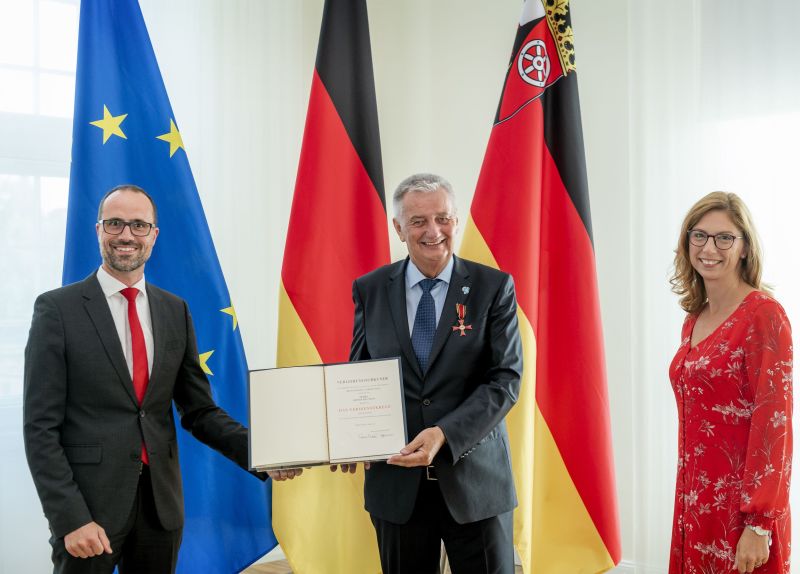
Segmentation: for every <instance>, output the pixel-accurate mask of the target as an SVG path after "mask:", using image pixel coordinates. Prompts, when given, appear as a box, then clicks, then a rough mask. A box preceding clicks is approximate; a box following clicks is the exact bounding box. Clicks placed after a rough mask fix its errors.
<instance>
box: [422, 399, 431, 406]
mask: <svg viewBox="0 0 800 574" xmlns="http://www.w3.org/2000/svg"><path fill="white" fill-rule="evenodd" d="M422 404H423V405H425V406H426V407H427V406H430V404H431V400H430V399H422Z"/></svg>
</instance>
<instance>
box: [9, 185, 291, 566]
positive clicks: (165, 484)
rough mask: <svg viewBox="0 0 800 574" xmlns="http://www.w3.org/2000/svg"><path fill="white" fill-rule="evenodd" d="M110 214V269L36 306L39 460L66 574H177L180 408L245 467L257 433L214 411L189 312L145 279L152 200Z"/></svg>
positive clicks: (116, 206) (34, 391) (130, 200)
mask: <svg viewBox="0 0 800 574" xmlns="http://www.w3.org/2000/svg"><path fill="white" fill-rule="evenodd" d="M97 219H98V223H97V225H96V230H97V238H98V242H99V245H100V253H101V255H102V259H103V264H102V266H101V267H100V269H98V270H97V272H96V273H92V274H91V275H90V276H89V277H88V278H86V279H84V280H83V281H80V282H78V283H74V284H72V285H68V286H65V287H62V288H60V289H56V290H54V291H50V292H48V293H44V294H42V295H40V296H39V298H38V299H37V300H36V304H35V306H34V314H33V322H32V325H31V330H30V335H29V338H28V345H27V347H26V348H25V386H24V397H23V408H24V414H23V421H24V438H25V451H26V453H27V457H28V465H29V466H30V469H31V474H32V475H33V481H34V483H35V485H36V489H37V491H38V493H39V498H40V500H41V502H42V507H43V509H44V513H45V516H46V517H47V520H48V522H49V524H50V530H51V534H52V537H51V539H50V542H51V544H52V547H53V563H54V571H55V572H57V573H73V572H80V573H87V572H91V573H108V574H110V573H111V572H112V571H113V569H114V567H115V565H116V566H118V567H119V571H120V572H121V574H126V573H134V572H135V573H138V572H142V573H145V572H146V573H154V574H156V573H162V572H174V570H175V565H176V561H177V555H178V548H179V546H180V541H181V533H182V528H183V518H184V517H183V491H182V484H181V475H180V466H179V464H178V451H177V441H176V434H175V422H174V420H173V414H172V402H173V400H174V401H175V403H176V404H177V406H178V409H179V412H180V413H181V424H182V426H183V427H184V428H186V429H187V430H189V431H191V433H192V434H193V435H194V436H195V437H196V438H198V439H199V440H201V441H203V442H204V443H206V444H208V445H210V446H211V447H213V448H215V449H216V450H218V451H219V452H221V453H222V454H223V455H225V456H226V457H228V458H229V459H231V460H233V461H234V462H235V463H236V464H238V465H239V466H241V467H242V468H244V469H247V466H248V457H247V429H245V428H244V427H242V426H241V425H240V424H239V423H237V422H236V421H234V420H233V419H231V418H230V417H229V416H228V415H227V414H226V413H225V412H224V411H223V410H222V409H220V408H219V407H217V406H216V404H214V401H213V399H212V397H211V391H210V387H209V384H208V380H207V379H206V377H205V375H204V373H203V371H202V369H201V367H200V364H199V360H198V354H197V345H196V342H195V335H194V328H193V326H192V319H191V316H190V314H189V309H188V307H187V305H186V303H185V302H184V301H183V300H182V299H179V298H178V297H176V296H175V295H172V294H171V293H168V292H167V291H164V290H162V289H159V288H158V287H155V286H154V285H152V284H150V283H145V279H144V265H145V262H146V261H147V260H148V258H149V257H150V253H151V250H152V248H153V245H154V244H155V241H156V238H157V237H158V231H159V230H158V227H157V214H156V207H155V204H154V203H153V200H152V198H151V197H150V196H149V195H148V194H147V193H146V192H145V191H144V190H143V189H141V188H139V187H137V186H133V185H123V186H119V187H116V188H114V189H112V190H111V191H110V192H109V193H108V194H106V196H105V197H104V198H103V199H102V200H101V202H100V206H99V210H98V218H97ZM299 472H300V471H284V472H280V473H275V474H272V476H273V478H277V479H284V478H292V477H293V476H295V474H296V473H299ZM260 478H262V479H264V478H266V476H261V477H260Z"/></svg>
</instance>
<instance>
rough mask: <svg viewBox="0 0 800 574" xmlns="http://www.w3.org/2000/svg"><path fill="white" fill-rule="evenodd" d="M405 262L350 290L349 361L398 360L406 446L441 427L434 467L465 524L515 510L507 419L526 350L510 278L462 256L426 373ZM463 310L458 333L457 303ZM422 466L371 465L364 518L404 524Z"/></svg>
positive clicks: (453, 511) (457, 517)
mask: <svg viewBox="0 0 800 574" xmlns="http://www.w3.org/2000/svg"><path fill="white" fill-rule="evenodd" d="M407 262H408V260H407V259H406V260H405V261H399V262H396V263H393V264H391V265H387V266H385V267H381V268H379V269H377V270H375V271H373V272H372V273H369V274H367V275H364V276H363V277H360V278H358V279H356V281H355V282H354V284H353V300H354V302H355V326H354V329H353V343H352V348H351V352H350V359H351V360H363V359H379V358H386V357H398V356H399V357H401V360H402V367H403V383H404V386H405V408H406V421H407V425H408V435H409V438H413V437H415V436H416V435H417V434H418V433H419V432H420V431H422V430H423V429H425V428H427V427H431V426H439V427H440V428H441V429H442V431H444V434H445V437H446V438H447V443H446V445H445V446H444V447H443V448H442V450H441V451H440V452H439V454H438V455H437V456H436V458H435V460H434V466H435V467H436V473H437V476H438V478H439V486H440V488H441V491H442V496H443V497H444V500H445V503H446V504H447V506H448V509H449V510H450V513H451V514H452V515H453V518H454V519H455V520H456V521H457V522H459V523H462V524H463V523H467V522H475V521H477V520H482V519H484V518H488V517H491V516H496V515H498V514H501V513H503V512H508V511H510V510H512V509H513V508H514V507H515V506H516V504H517V498H516V492H515V490H514V480H513V476H512V474H511V458H510V453H509V448H508V434H507V433H506V428H505V423H504V420H503V419H504V417H505V416H506V414H507V413H508V411H509V410H510V409H511V407H512V406H513V405H514V403H515V402H516V400H517V396H518V394H519V387H520V378H521V375H522V346H521V343H520V337H519V329H518V324H517V314H516V313H517V303H516V298H515V296H514V283H513V280H512V279H511V276H510V275H508V274H506V273H502V272H500V271H497V270H496V269H492V268H490V267H486V266H484V265H480V264H478V263H473V262H471V261H467V260H464V259H460V258H455V262H454V266H453V274H452V277H451V281H450V286H449V289H448V291H447V299H446V302H445V305H444V309H443V310H442V315H441V318H440V319H439V325H438V327H437V330H436V335H435V338H434V342H433V349H432V352H431V357H430V361H429V367H428V370H427V372H426V373H422V372H421V370H420V368H419V364H418V362H417V359H416V356H415V354H414V350H413V348H412V346H411V335H410V333H409V329H408V318H407V314H406V292H405V269H406V265H407ZM457 303H461V304H463V305H465V307H466V314H465V324H466V325H471V327H472V329H471V330H468V331H465V335H464V336H461V334H460V331H454V330H453V329H452V327H454V326H456V325H458V316H457V313H456V304H457ZM424 474H425V469H424V468H411V469H409V468H402V467H397V466H392V465H387V464H383V463H380V464H373V466H372V468H370V470H368V471H367V472H366V481H365V486H364V495H365V496H364V497H365V503H366V504H365V506H366V509H367V511H368V512H369V513H370V514H372V515H374V516H376V517H378V518H381V519H383V520H388V521H390V522H394V523H397V524H404V523H405V522H407V521H408V519H409V518H410V517H411V512H412V510H413V509H414V502H415V500H416V496H417V490H418V488H419V484H420V481H421V480H423V476H424Z"/></svg>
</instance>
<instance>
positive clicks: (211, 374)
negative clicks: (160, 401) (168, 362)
mask: <svg viewBox="0 0 800 574" xmlns="http://www.w3.org/2000/svg"><path fill="white" fill-rule="evenodd" d="M121 183H132V184H136V185H139V186H141V187H143V188H144V189H145V190H147V192H148V193H150V194H151V195H152V196H153V199H154V200H155V203H156V205H157V207H158V215H159V218H158V219H159V227H160V229H161V233H160V235H159V236H158V242H157V243H156V246H155V248H154V249H153V256H152V258H151V259H150V261H149V262H148V263H147V270H146V277H147V281H149V282H152V283H153V284H155V285H158V286H159V287H163V288H164V289H167V290H169V291H172V292H173V293H175V294H177V295H179V296H181V297H183V298H184V299H186V300H187V301H188V303H189V307H190V308H191V311H192V316H193V318H194V325H195V329H196V331H197V344H198V349H199V352H200V359H201V363H202V365H203V367H204V370H205V371H206V373H207V375H208V378H209V380H210V381H211V388H212V392H213V394H214V398H215V399H216V401H217V403H218V404H219V405H220V406H221V407H223V408H224V409H225V410H226V411H228V413H230V415H231V416H232V417H233V418H235V419H237V420H240V421H246V420H247V402H246V401H247V399H246V390H247V363H246V360H245V356H244V350H243V347H242V341H241V337H240V334H239V330H238V326H237V321H236V313H235V312H234V309H233V305H232V303H231V300H230V296H229V294H228V289H227V287H226V285H225V279H224V278H223V276H222V269H221V268H220V265H219V261H218V259H217V255H216V252H215V250H214V244H213V242H212V240H211V234H210V232H209V229H208V224H207V222H206V218H205V215H204V213H203V207H202V205H201V204H200V197H199V196H198V194H197V188H196V187H195V183H194V178H193V177H192V172H191V169H190V168H189V161H188V159H187V157H186V150H185V148H184V147H183V140H182V139H181V134H180V131H179V130H178V125H177V122H176V121H175V116H174V115H173V113H172V107H171V106H170V103H169V99H168V98H167V92H166V89H165V87H164V82H163V80H162V79H161V73H160V71H159V69H158V63H157V62H156V57H155V54H154V52H153V48H152V45H151V44H150V38H149V36H148V34H147V28H146V27H145V23H144V19H143V18H142V13H141V10H140V9H139V5H138V3H137V1H136V0H83V1H82V2H81V16H80V35H79V43H78V68H77V85H76V90H75V117H74V126H73V143H72V169H71V174H70V189H69V209H68V214H67V236H66V248H65V251H64V274H63V280H64V283H65V284H66V283H72V282H74V281H77V280H80V279H83V278H84V277H86V276H87V275H88V274H89V273H91V272H92V271H93V270H94V269H97V267H98V266H99V265H100V255H99V252H98V245H97V237H96V235H95V220H96V214H97V205H98V203H99V201H100V199H101V197H102V196H103V195H104V194H105V192H106V191H108V190H109V189H111V188H112V187H114V186H116V185H118V184H121ZM178 438H179V448H180V452H181V456H180V460H181V467H182V472H183V482H184V494H185V504H186V524H185V527H184V533H183V545H182V547H181V552H180V557H179V560H178V571H179V572H186V573H189V572H191V573H196V572H214V573H217V572H239V571H241V570H242V569H244V568H246V567H247V566H248V565H249V564H251V563H252V562H254V561H255V560H256V559H258V558H259V557H260V556H262V555H263V554H265V553H266V552H268V551H269V550H270V549H271V548H273V547H274V546H275V545H276V544H277V541H276V540H275V536H274V534H273V532H272V528H271V526H270V522H271V521H270V497H271V484H270V482H271V481H268V482H267V484H264V483H262V482H261V481H259V480H258V479H256V478H255V477H253V476H251V475H249V474H248V473H246V472H243V471H242V470H241V469H240V468H238V467H236V466H235V465H234V464H233V463H232V462H230V461H228V460H227V459H226V458H224V457H223V456H221V455H219V454H217V453H216V452H214V451H212V450H211V449H209V448H208V447H206V446H205V445H202V444H200V443H199V442H198V441H196V440H195V439H194V438H193V437H191V436H190V435H189V434H188V433H186V432H184V431H182V430H181V431H180V432H179V437H178Z"/></svg>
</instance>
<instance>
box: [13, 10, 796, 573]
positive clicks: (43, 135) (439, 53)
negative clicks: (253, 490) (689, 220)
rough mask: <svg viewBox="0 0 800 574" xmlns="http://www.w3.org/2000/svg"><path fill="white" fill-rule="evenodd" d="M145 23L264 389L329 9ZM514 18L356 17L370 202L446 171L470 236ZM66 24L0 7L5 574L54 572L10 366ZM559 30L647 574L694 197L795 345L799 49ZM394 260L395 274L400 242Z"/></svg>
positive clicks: (770, 14)
mask: <svg viewBox="0 0 800 574" xmlns="http://www.w3.org/2000/svg"><path fill="white" fill-rule="evenodd" d="M141 4H142V10H143V12H144V16H145V20H146V21H147V24H148V27H149V30H150V35H151V39H152V42H153V45H154V48H155V51H156V55H157V57H158V59H159V63H160V66H161V71H162V74H163V76H164V80H165V82H166V85H167V90H168V93H169V95H170V99H171V102H172V105H173V108H174V110H175V114H176V119H177V121H178V124H179V127H180V129H181V132H182V135H183V140H184V143H185V145H186V150H187V152H188V154H189V160H190V162H191V165H192V169H193V172H194V175H195V178H196V180H197V184H198V189H199V191H200V194H201V197H202V200H203V205H204V209H205V213H206V216H207V218H208V220H209V225H210V227H211V232H212V235H213V237H214V241H215V245H216V248H217V251H218V253H219V256H220V260H221V263H222V267H223V271H224V273H225V276H226V279H227V282H228V287H229V289H230V291H231V295H232V298H233V301H234V304H235V305H236V308H237V312H238V316H239V320H240V324H241V328H242V334H243V338H244V343H245V348H246V352H247V356H248V361H249V363H250V366H251V368H263V367H270V366H272V365H273V364H274V357H275V325H276V321H277V310H276V307H277V305H276V303H277V289H278V281H279V274H280V266H281V258H282V252H283V242H284V237H285V231H286V226H287V222H288V216H289V209H290V205H291V198H292V190H293V186H294V178H295V172H296V169H297V158H298V155H299V150H300V142H301V138H302V131H303V124H304V121H305V112H306V103H307V98H308V89H309V85H310V79H311V73H312V69H313V64H314V57H315V53H316V43H317V35H318V32H319V24H320V16H321V10H322V0H304V1H303V2H286V1H285V0H171V1H170V2H159V1H158V0H141ZM520 4H521V2H519V1H518V0H502V1H496V2H491V3H490V2H486V1H485V0H437V1H436V2H430V1H429V0H403V2H397V1H396V0H368V6H369V12H370V26H371V34H372V46H373V60H374V63H375V77H376V91H377V96H378V109H379V115H380V125H381V137H382V144H383V157H384V171H385V179H386V187H387V190H389V191H391V189H392V186H393V185H396V183H397V182H398V181H399V180H400V179H402V177H404V176H405V175H408V174H409V173H411V172H413V171H420V170H431V171H438V172H441V173H442V174H443V175H445V176H446V177H448V178H449V179H450V180H451V181H452V182H453V184H454V185H455V187H456V190H457V194H458V202H459V207H460V210H461V215H462V218H465V217H466V214H467V212H468V208H469V202H470V198H471V194H472V191H473V189H474V187H475V181H476V180H477V175H478V170H479V169H480V163H481V161H482V158H483V153H484V150H485V146H486V142H487V139H488V134H489V129H490V127H491V121H492V119H493V117H494V112H495V109H496V106H497V98H498V97H499V94H500V90H501V84H502V79H503V75H504V73H505V67H506V65H507V63H508V56H509V53H510V50H511V45H512V42H513V39H514V33H515V28H516V21H517V18H518V16H519V9H520ZM77 8H78V2H77V0H13V1H4V0H0V239H1V240H2V246H3V247H2V254H3V257H2V258H0V273H2V277H3V279H4V281H2V282H0V461H2V464H0V572H2V573H5V572H34V573H40V572H41V573H43V572H48V571H49V570H50V566H49V564H50V562H49V547H48V544H47V538H48V533H47V526H46V522H45V521H44V518H43V517H42V515H41V507H40V505H39V502H38V499H37V498H36V494H35V492H34V489H33V486H32V483H31V480H30V476H29V474H28V470H27V465H26V463H25V461H24V455H23V452H22V441H21V408H20V404H21V385H22V350H23V348H24V345H25V341H26V338H27V330H28V326H29V324H30V314H31V310H32V304H33V299H34V298H35V296H36V294H38V293H40V292H42V291H44V290H47V289H50V288H54V287H56V286H58V285H59V284H60V275H61V258H62V254H63V241H64V216H65V209H66V193H67V176H68V174H69V157H70V138H71V123H72V121H71V117H70V116H71V110H72V97H73V96H72V92H71V87H70V86H71V85H72V83H73V82H74V62H75V50H76V38H77V26H76V24H77V13H78V12H77ZM572 11H573V24H574V28H575V42H576V55H577V63H578V77H579V85H580V89H581V99H582V108H583V123H584V135H585V139H586V151H587V162H588V170H589V183H590V197H591V201H592V215H593V223H594V232H595V251H596V255H597V261H598V272H599V278H598V280H599V284H600V293H601V304H602V311H603V319H604V327H605V333H606V340H605V343H606V353H607V361H608V374H609V394H610V400H611V409H612V425H613V432H614V447H615V462H616V469H617V480H618V493H619V502H620V515H621V524H622V537H623V558H624V562H623V564H622V566H621V567H620V568H619V569H618V570H619V571H620V572H637V573H648V574H650V573H653V574H656V573H663V572H665V571H666V562H667V553H668V545H669V535H670V528H671V521H672V496H673V489H674V478H675V462H676V455H677V428H676V412H675V406H674V399H673V396H672V391H671V389H670V387H669V381H668V379H667V374H666V372H667V365H668V363H669V361H670V359H671V357H672V354H673V352H674V350H675V348H676V346H677V343H678V334H679V328H680V323H681V321H682V314H681V312H680V309H679V308H678V305H677V301H676V298H675V297H674V296H673V295H672V294H671V293H670V292H669V288H668V284H667V279H668V276H669V272H670V265H671V260H672V250H673V248H674V245H675V243H676V241H677V234H678V226H679V224H680V221H681V219H682V217H683V215H684V213H685V211H686V210H687V209H688V207H689V206H690V205H691V204H692V203H693V202H694V201H695V200H696V199H697V198H699V197H700V196H702V195H704V194H705V193H707V192H708V191H711V190H714V189H726V190H731V191H735V192H737V193H739V194H740V195H741V196H742V197H743V198H744V199H745V201H746V202H747V203H748V204H749V206H750V207H751V209H752V210H753V212H754V216H755V219H756V223H757V224H758V226H759V228H760V230H761V235H762V239H763V241H764V246H765V251H766V255H767V261H766V269H765V278H766V279H767V281H768V282H770V283H772V284H773V285H774V286H775V288H776V294H777V296H778V298H779V299H780V300H781V301H782V302H783V304H784V306H785V307H786V309H787V311H788V313H789V317H790V319H792V320H794V322H795V327H796V328H800V327H798V326H797V325H798V324H800V293H799V292H798V288H797V286H798V279H799V278H800V277H799V276H798V271H797V269H798V268H799V267H800V258H799V257H798V255H797V250H796V249H795V248H794V245H793V244H792V243H791V240H792V239H793V238H794V235H795V234H793V233H792V226H793V225H796V222H795V221H794V219H795V216H794V214H795V213H797V212H798V207H800V205H798V203H799V202H800V200H799V199H798V198H800V194H798V190H797V183H796V180H797V178H796V177H794V176H795V171H796V165H797V163H798V160H797V158H798V157H800V153H798V152H800V149H799V148H798V143H797V136H796V134H797V133H798V131H800V98H798V97H797V94H798V93H800V89H799V88H800V86H798V84H800V74H798V71H800V70H798V64H797V59H798V57H800V37H799V35H798V34H797V33H796V32H795V31H794V30H793V29H792V28H793V25H794V23H795V22H797V21H798V16H800V13H799V12H800V6H796V5H795V2H793V1H792V0H780V1H778V0H766V1H765V2H762V3H756V4H753V3H750V2H744V1H743V0H724V1H723V0H694V1H692V0H672V1H670V2H655V1H652V0H647V1H637V0H607V1H605V2H596V1H591V0H572ZM331 225H336V222H335V221H332V222H331ZM164 232H169V233H180V230H172V229H171V230H162V233H164ZM392 249H393V255H394V257H395V258H397V257H400V256H402V254H403V246H402V245H401V244H399V243H397V242H394V243H393V245H392ZM793 499H794V500H797V494H796V492H795V493H794V497H793ZM796 506H797V504H796ZM798 530H800V529H797V528H796V529H795V531H798ZM793 572H800V568H798V567H795V569H794V570H793Z"/></svg>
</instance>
